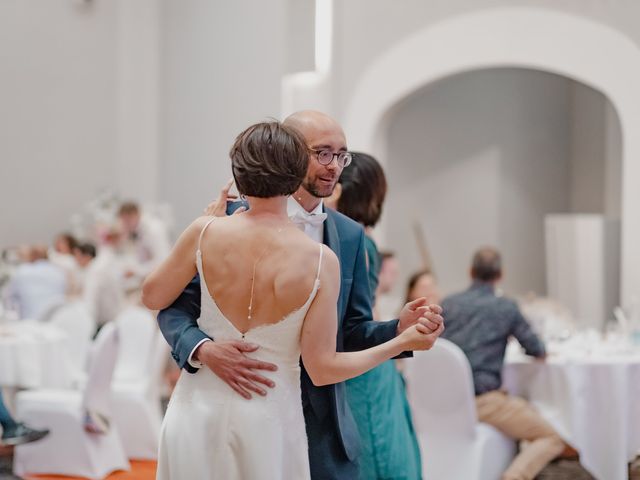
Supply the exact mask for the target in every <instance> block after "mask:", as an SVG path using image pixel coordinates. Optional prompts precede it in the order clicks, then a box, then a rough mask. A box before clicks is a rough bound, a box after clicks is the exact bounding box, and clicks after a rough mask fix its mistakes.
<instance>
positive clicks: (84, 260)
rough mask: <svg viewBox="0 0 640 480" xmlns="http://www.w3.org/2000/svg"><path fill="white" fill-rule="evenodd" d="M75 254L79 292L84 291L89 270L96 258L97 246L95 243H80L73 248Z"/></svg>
mask: <svg viewBox="0 0 640 480" xmlns="http://www.w3.org/2000/svg"><path fill="white" fill-rule="evenodd" d="M73 256H74V258H75V262H76V264H77V265H78V275H77V279H78V289H77V291H78V292H82V290H83V289H84V283H85V280H86V275H87V270H88V269H89V268H88V267H89V265H91V262H92V261H93V259H94V258H96V247H95V245H94V244H93V243H88V242H85V243H79V244H78V245H77V246H76V247H75V248H74V249H73Z"/></svg>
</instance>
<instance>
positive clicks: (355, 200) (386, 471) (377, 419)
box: [333, 152, 422, 480]
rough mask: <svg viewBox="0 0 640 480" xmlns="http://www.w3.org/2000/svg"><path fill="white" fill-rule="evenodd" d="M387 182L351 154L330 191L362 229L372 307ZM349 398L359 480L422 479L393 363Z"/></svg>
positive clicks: (374, 166) (356, 381) (359, 383)
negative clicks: (376, 237) (374, 233)
mask: <svg viewBox="0 0 640 480" xmlns="http://www.w3.org/2000/svg"><path fill="white" fill-rule="evenodd" d="M386 193H387V181H386V178H385V175H384V171H383V169H382V167H381V166H380V164H379V163H378V161H377V160H376V159H375V158H373V157H372V156H371V155H367V154H364V153H358V152H354V153H353V161H352V163H351V166H350V167H349V168H346V169H345V170H344V171H343V172H342V175H340V179H339V180H338V185H337V188H336V190H335V191H334V195H333V198H334V201H335V203H336V207H337V210H338V211H339V212H340V213H343V214H344V215H346V216H348V217H350V218H351V219H353V220H355V221H356V222H358V223H360V224H361V225H362V226H363V227H365V232H366V233H367V234H366V235H365V250H366V254H367V259H368V262H367V270H368V277H369V288H370V290H371V297H372V298H371V303H372V304H374V305H375V303H376V295H375V294H376V292H377V290H378V278H379V274H380V267H381V263H382V258H381V255H380V252H379V251H378V247H377V246H376V244H375V242H374V241H373V238H371V236H370V233H371V230H372V229H373V227H375V225H376V224H377V223H378V220H379V219H380V215H381V214H382V207H383V204H384V199H385V196H386ZM346 383H347V399H348V400H349V406H350V407H351V412H352V413H353V416H354V418H355V420H356V425H357V426H358V431H359V433H360V439H361V444H362V453H361V455H360V460H359V464H360V479H362V480H377V479H379V480H382V479H389V478H393V479H397V480H414V479H419V478H422V466H421V460H420V446H419V445H418V439H417V437H416V435H415V431H414V428H413V420H412V418H411V409H410V407H409V402H408V401H407V397H406V392H405V386H404V380H403V378H402V375H401V374H400V372H399V371H398V369H397V368H396V365H395V362H394V361H393V360H388V361H386V362H384V363H383V364H381V365H379V366H377V367H376V368H373V369H371V370H369V371H368V372H366V373H364V374H362V375H360V376H359V377H356V378H352V379H351V380H348V381H347V382H346Z"/></svg>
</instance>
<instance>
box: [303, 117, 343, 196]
mask: <svg viewBox="0 0 640 480" xmlns="http://www.w3.org/2000/svg"><path fill="white" fill-rule="evenodd" d="M302 134H303V135H304V137H305V140H306V141H307V146H308V147H309V148H310V149H311V150H312V151H310V152H309V167H308V169H307V176H306V177H305V179H304V181H303V182H302V187H303V188H304V189H305V190H306V191H307V192H309V193H310V194H311V195H313V196H314V197H317V198H325V197H329V196H331V193H332V192H333V189H334V188H335V186H336V183H337V182H338V178H340V174H341V173H342V167H341V166H340V165H338V159H337V157H334V158H333V160H332V161H331V163H330V164H329V165H321V164H320V162H318V154H317V153H316V152H320V151H322V150H329V151H331V152H332V153H340V152H346V151H347V141H346V139H345V137H344V133H343V131H342V128H340V125H338V124H337V123H335V122H333V121H324V122H317V123H316V124H314V125H313V126H311V125H309V126H307V128H305V129H304V131H302Z"/></svg>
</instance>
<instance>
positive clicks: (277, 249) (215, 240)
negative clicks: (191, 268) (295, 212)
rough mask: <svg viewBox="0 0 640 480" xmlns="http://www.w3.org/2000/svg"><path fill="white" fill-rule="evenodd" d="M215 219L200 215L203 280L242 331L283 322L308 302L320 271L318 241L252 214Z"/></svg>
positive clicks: (219, 305)
mask: <svg viewBox="0 0 640 480" xmlns="http://www.w3.org/2000/svg"><path fill="white" fill-rule="evenodd" d="M209 221H210V219H208V218H203V219H199V220H198V224H200V223H202V225H203V228H204V230H203V234H202V237H201V238H202V239H201V244H200V251H201V256H202V257H201V258H202V268H203V274H204V277H205V278H204V280H205V281H204V282H201V285H202V288H208V293H209V295H210V296H211V297H212V299H213V301H214V302H215V303H216V305H217V306H218V308H219V309H220V311H221V312H222V314H223V315H224V317H225V318H226V319H227V320H228V321H229V322H231V324H232V325H233V326H234V327H235V328H236V330H238V331H239V332H247V331H248V330H251V329H253V328H255V327H257V326H260V325H268V324H273V323H277V322H279V321H280V320H282V319H283V318H285V317H286V316H288V315H289V314H291V313H292V312H294V311H295V310H297V309H299V308H300V307H301V306H302V305H304V303H305V302H306V300H307V299H308V298H309V293H310V292H311V290H312V289H313V284H314V281H315V279H316V276H317V273H318V259H319V254H320V248H319V245H318V244H317V243H316V242H314V241H313V240H311V239H310V238H308V237H307V236H306V235H305V234H304V233H302V232H301V231H300V230H299V229H298V228H297V227H295V226H294V225H293V224H285V225H282V224H279V225H274V222H273V221H270V220H263V219H260V218H254V217H252V216H251V214H250V213H246V214H241V215H234V216H231V217H226V218H216V219H214V220H213V221H211V222H210V223H209ZM252 290H253V292H252ZM250 305H251V310H249V306H250Z"/></svg>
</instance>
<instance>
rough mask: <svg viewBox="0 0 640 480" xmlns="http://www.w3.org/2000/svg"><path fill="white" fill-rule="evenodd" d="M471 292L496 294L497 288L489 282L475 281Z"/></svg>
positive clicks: (470, 288)
mask: <svg viewBox="0 0 640 480" xmlns="http://www.w3.org/2000/svg"><path fill="white" fill-rule="evenodd" d="M469 290H479V291H481V292H485V293H495V287H494V285H493V284H492V283H489V282H480V281H478V280H474V281H473V283H472V284H471V286H470V287H469Z"/></svg>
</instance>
